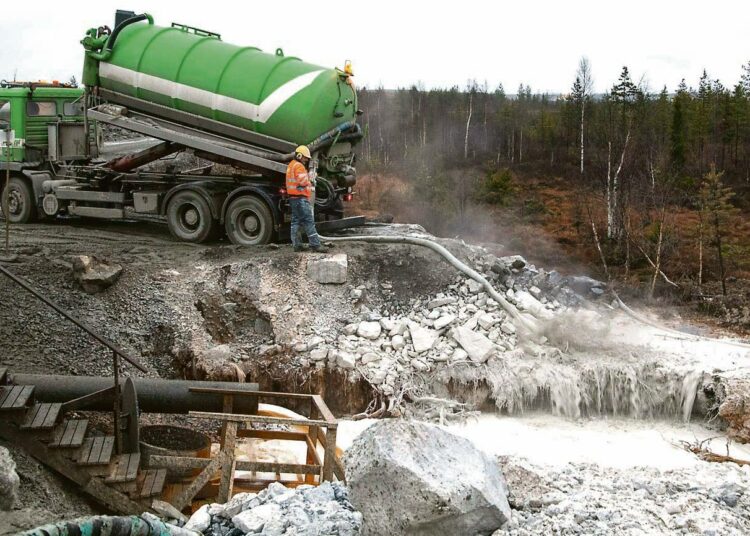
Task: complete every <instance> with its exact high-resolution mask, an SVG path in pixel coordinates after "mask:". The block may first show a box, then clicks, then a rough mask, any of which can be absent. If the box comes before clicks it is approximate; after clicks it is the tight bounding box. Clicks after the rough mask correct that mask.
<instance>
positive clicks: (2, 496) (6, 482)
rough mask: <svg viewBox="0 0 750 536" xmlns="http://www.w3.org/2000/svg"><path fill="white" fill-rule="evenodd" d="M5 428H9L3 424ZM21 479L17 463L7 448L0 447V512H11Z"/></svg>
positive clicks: (16, 498)
mask: <svg viewBox="0 0 750 536" xmlns="http://www.w3.org/2000/svg"><path fill="white" fill-rule="evenodd" d="M3 426H8V425H7V424H3ZM20 484H21V479H20V478H19V477H18V473H17V472H16V462H15V460H13V457H12V456H11V455H10V451H9V450H8V449H6V448H5V447H0V512H2V511H4V510H5V511H7V510H11V509H12V508H13V505H14V504H15V503H16V501H17V500H18V490H19V486H20Z"/></svg>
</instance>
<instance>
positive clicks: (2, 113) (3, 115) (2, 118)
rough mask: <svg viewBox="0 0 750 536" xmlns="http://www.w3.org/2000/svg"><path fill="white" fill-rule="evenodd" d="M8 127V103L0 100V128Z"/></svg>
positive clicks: (5, 128) (6, 128)
mask: <svg viewBox="0 0 750 536" xmlns="http://www.w3.org/2000/svg"><path fill="white" fill-rule="evenodd" d="M9 128H10V103H9V102H7V101H0V130H8V129H9Z"/></svg>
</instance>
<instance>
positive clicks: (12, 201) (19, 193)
mask: <svg viewBox="0 0 750 536" xmlns="http://www.w3.org/2000/svg"><path fill="white" fill-rule="evenodd" d="M3 182H5V181H3ZM4 209H5V188H3V191H2V194H1V195H0V219H5V210H4ZM8 214H9V215H10V218H9V219H10V222H11V223H28V222H31V221H34V220H35V219H36V203H35V199H34V194H33V192H32V191H31V186H29V183H27V182H26V181H25V180H23V179H22V178H20V177H11V178H10V184H9V185H8Z"/></svg>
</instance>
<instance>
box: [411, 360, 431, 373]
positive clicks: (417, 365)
mask: <svg viewBox="0 0 750 536" xmlns="http://www.w3.org/2000/svg"><path fill="white" fill-rule="evenodd" d="M410 365H411V367H412V368H413V369H414V370H416V371H418V372H425V371H426V370H429V368H430V366H429V365H428V364H427V363H425V362H424V361H422V360H421V359H416V358H414V359H412V360H411V363H410Z"/></svg>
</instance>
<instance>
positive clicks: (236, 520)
mask: <svg viewBox="0 0 750 536" xmlns="http://www.w3.org/2000/svg"><path fill="white" fill-rule="evenodd" d="M183 528H185V529H187V530H191V531H194V532H198V533H201V534H205V535H207V536H241V535H244V534H262V535H263V536H284V535H288V536H291V535H294V536H317V535H322V534H326V535H330V536H357V535H358V534H360V531H361V529H362V514H360V513H359V512H357V511H355V510H354V507H353V506H352V505H351V503H350V502H349V498H348V490H347V488H346V487H344V486H343V485H341V484H339V483H337V482H334V483H330V482H324V483H323V484H321V485H320V486H309V485H302V486H298V487H296V488H294V489H290V488H286V487H285V486H284V485H283V484H280V483H278V482H274V483H273V484H271V485H270V486H268V488H266V489H265V490H263V491H261V492H260V493H258V494H255V493H238V494H237V495H235V496H234V497H232V498H231V499H230V500H229V502H227V503H226V504H211V505H204V506H202V507H201V508H200V509H199V510H197V511H196V512H195V513H194V514H193V515H192V517H191V518H190V519H189V520H188V521H187V523H186V524H185V525H184V527H183Z"/></svg>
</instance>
